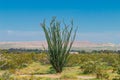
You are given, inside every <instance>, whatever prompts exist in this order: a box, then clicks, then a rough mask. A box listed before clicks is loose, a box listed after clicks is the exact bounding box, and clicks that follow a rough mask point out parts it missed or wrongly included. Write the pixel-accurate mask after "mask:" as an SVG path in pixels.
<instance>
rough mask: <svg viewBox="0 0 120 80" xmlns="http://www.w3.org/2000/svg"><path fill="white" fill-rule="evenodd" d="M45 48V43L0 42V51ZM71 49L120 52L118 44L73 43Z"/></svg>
mask: <svg viewBox="0 0 120 80" xmlns="http://www.w3.org/2000/svg"><path fill="white" fill-rule="evenodd" d="M44 47H45V48H47V43H46V42H45V41H31V42H0V49H9V48H25V49H43V48H44ZM72 49H75V50H120V44H113V43H93V42H89V41H75V42H74V44H73V47H72Z"/></svg>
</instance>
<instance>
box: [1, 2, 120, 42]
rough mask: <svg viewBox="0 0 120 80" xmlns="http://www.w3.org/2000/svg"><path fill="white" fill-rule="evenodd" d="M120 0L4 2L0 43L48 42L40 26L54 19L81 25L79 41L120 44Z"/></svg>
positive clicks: (78, 35) (78, 32)
mask: <svg viewBox="0 0 120 80" xmlns="http://www.w3.org/2000/svg"><path fill="white" fill-rule="evenodd" d="M119 4H120V1H119V0H69V1H68V0H60V1H56V0H44V1H43V0H34V1H33V0H20V1H19V0H18V1H16V0H10V1H9V0H2V1H0V42H7V41H10V42H11V41H12V42H18V41H20V42H22V41H44V40H45V37H44V33H43V30H42V28H40V23H41V22H42V21H43V19H44V18H45V19H46V20H47V25H48V26H49V24H48V22H49V21H50V20H51V18H52V16H56V17H57V20H58V21H62V20H63V19H64V20H65V22H66V23H67V24H69V22H70V20H71V19H73V20H74V26H75V28H76V26H78V31H77V36H76V41H90V42H94V43H115V44H118V43H120V5H119Z"/></svg>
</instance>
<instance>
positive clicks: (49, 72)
mask: <svg viewBox="0 0 120 80" xmlns="http://www.w3.org/2000/svg"><path fill="white" fill-rule="evenodd" d="M55 73H56V71H55V69H54V68H53V67H52V66H51V67H50V68H49V70H48V74H55Z"/></svg>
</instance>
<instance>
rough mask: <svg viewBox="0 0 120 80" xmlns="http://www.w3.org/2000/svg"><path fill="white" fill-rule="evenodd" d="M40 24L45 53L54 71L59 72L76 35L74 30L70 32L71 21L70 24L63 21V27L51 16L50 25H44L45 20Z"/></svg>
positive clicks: (71, 28) (71, 27)
mask: <svg viewBox="0 0 120 80" xmlns="http://www.w3.org/2000/svg"><path fill="white" fill-rule="evenodd" d="M41 26H42V28H43V30H44V33H45V37H46V40H47V44H48V53H47V55H48V58H49V61H50V63H51V65H52V66H53V68H54V69H55V70H56V72H57V73H61V72H62V70H63V67H64V66H65V64H66V62H67V60H68V56H69V51H70V49H71V47H72V44H73V42H74V39H75V36H76V31H75V33H74V34H72V32H73V21H71V25H70V26H68V25H66V24H65V23H64V22H63V26H64V27H61V25H60V22H58V21H56V17H53V18H52V20H51V22H50V27H47V26H46V22H45V20H44V21H43V23H42V24H41Z"/></svg>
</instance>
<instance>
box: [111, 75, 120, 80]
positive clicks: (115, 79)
mask: <svg viewBox="0 0 120 80" xmlns="http://www.w3.org/2000/svg"><path fill="white" fill-rule="evenodd" d="M112 80H120V76H115V77H114V78H113V79H112Z"/></svg>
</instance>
